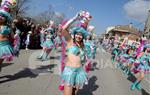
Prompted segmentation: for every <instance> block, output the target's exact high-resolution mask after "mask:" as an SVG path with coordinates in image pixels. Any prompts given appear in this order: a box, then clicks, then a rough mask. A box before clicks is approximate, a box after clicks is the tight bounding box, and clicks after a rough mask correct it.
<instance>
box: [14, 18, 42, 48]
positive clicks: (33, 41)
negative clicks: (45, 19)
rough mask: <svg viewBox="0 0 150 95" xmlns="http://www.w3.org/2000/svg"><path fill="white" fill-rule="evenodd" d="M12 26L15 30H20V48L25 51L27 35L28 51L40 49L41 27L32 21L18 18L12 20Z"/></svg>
mask: <svg viewBox="0 0 150 95" xmlns="http://www.w3.org/2000/svg"><path fill="white" fill-rule="evenodd" d="M13 24H14V25H15V27H16V28H17V29H19V30H20V32H21V33H20V39H21V44H20V48H21V49H25V48H26V44H27V43H26V41H27V35H28V34H30V37H29V39H28V40H30V41H29V43H28V47H27V48H29V49H40V48H41V46H40V31H41V29H42V26H41V25H39V24H35V23H34V22H33V21H32V19H27V18H19V19H14V20H13ZM14 31H15V30H14Z"/></svg>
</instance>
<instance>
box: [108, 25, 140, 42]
mask: <svg viewBox="0 0 150 95" xmlns="http://www.w3.org/2000/svg"><path fill="white" fill-rule="evenodd" d="M107 30H109V31H106V34H107V35H109V37H120V38H125V37H126V36H128V37H129V40H136V39H138V38H140V36H141V33H140V32H139V30H138V29H136V28H134V27H133V26H132V23H130V24H129V25H118V26H115V27H112V28H110V27H109V28H108V29H107Z"/></svg>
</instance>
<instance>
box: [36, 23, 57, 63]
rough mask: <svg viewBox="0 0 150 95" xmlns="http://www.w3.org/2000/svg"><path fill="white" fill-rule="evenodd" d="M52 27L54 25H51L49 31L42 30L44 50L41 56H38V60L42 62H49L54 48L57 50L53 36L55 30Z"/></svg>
mask: <svg viewBox="0 0 150 95" xmlns="http://www.w3.org/2000/svg"><path fill="white" fill-rule="evenodd" d="M52 25H53V23H51V24H50V26H49V27H48V28H47V29H45V30H41V37H42V38H41V41H42V42H41V46H42V47H43V50H42V53H41V55H40V56H38V59H41V61H44V60H48V59H49V58H50V57H49V53H50V52H51V51H52V49H53V48H55V44H54V36H53V35H54V30H53V28H52ZM44 37H45V40H44Z"/></svg>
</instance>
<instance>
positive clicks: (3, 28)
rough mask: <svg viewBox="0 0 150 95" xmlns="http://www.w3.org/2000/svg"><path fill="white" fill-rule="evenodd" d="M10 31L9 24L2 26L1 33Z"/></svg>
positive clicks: (4, 33) (5, 33)
mask: <svg viewBox="0 0 150 95" xmlns="http://www.w3.org/2000/svg"><path fill="white" fill-rule="evenodd" d="M9 33H10V28H9V27H8V26H2V27H1V30H0V34H2V35H8V34H9Z"/></svg>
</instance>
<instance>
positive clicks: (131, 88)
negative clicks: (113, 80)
mask: <svg viewBox="0 0 150 95" xmlns="http://www.w3.org/2000/svg"><path fill="white" fill-rule="evenodd" d="M137 83H138V81H135V82H134V83H133V84H132V85H131V87H130V90H134V89H135V88H136V85H137Z"/></svg>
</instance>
